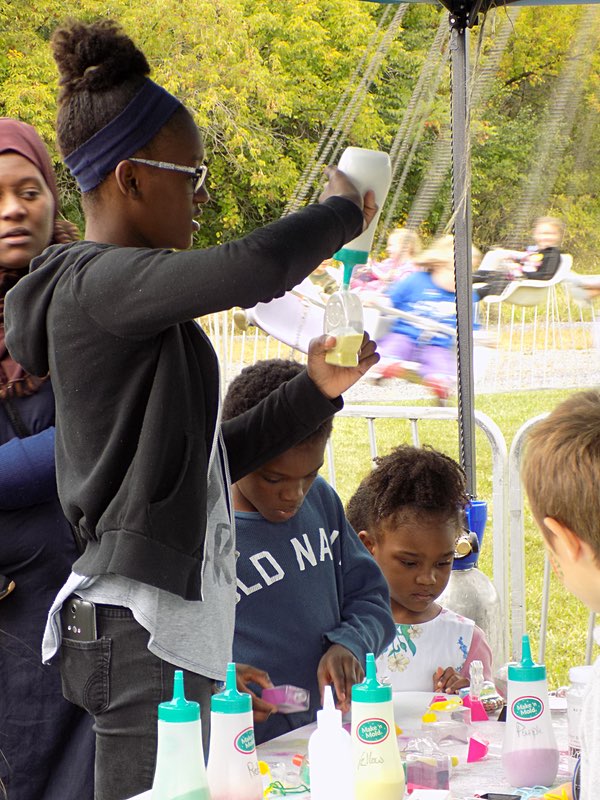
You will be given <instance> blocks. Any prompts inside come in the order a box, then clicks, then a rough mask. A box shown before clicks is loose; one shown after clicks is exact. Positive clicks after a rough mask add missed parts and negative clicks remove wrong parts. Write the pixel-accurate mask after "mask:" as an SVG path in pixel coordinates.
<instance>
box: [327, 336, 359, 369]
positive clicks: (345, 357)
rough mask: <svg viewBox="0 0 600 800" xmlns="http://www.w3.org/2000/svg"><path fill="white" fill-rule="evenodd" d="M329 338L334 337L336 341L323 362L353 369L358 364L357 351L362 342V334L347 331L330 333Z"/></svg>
mask: <svg viewBox="0 0 600 800" xmlns="http://www.w3.org/2000/svg"><path fill="white" fill-rule="evenodd" d="M330 336H335V338H336V340H337V341H336V343H335V347H334V348H333V350H329V352H328V353H327V355H326V356H325V361H326V362H327V363H328V364H335V365H336V366H338V367H355V366H356V365H357V364H358V351H359V350H360V346H361V344H362V340H363V335H362V333H357V332H356V331H355V330H354V329H350V330H348V329H347V330H346V331H340V332H339V333H338V332H337V331H330Z"/></svg>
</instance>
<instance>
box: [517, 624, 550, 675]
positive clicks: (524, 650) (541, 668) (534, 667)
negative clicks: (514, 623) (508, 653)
mask: <svg viewBox="0 0 600 800" xmlns="http://www.w3.org/2000/svg"><path fill="white" fill-rule="evenodd" d="M508 680H509V681H521V682H523V683H524V682H526V681H545V680H546V667H545V665H544V664H536V663H535V662H534V660H533V659H532V657H531V644H530V642H529V635H528V634H526V633H525V634H523V644H522V646H521V662H520V663H517V664H509V665H508Z"/></svg>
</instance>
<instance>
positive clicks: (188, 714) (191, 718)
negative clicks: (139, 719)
mask: <svg viewBox="0 0 600 800" xmlns="http://www.w3.org/2000/svg"><path fill="white" fill-rule="evenodd" d="M158 718H159V719H160V720H163V722H195V721H196V720H198V719H200V704H199V703H196V702H195V701H194V700H186V699H185V693H184V691H183V671H182V670H180V669H176V670H175V677H174V679H173V699H172V700H168V701H167V702H166V703H160V704H159V706H158Z"/></svg>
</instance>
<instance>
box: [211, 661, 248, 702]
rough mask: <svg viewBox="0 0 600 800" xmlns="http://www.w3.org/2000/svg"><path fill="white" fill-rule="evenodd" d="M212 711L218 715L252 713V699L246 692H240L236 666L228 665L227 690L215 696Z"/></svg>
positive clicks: (212, 700)
mask: <svg viewBox="0 0 600 800" xmlns="http://www.w3.org/2000/svg"><path fill="white" fill-rule="evenodd" d="M210 710H211V711H215V712H216V713H217V714H244V713H245V712H246V711H252V698H251V697H250V695H249V694H247V693H246V692H238V690H237V678H236V674H235V664H234V663H233V662H230V663H229V664H227V677H226V679H225V689H224V690H223V691H222V692H219V694H213V696H212V697H211V699H210Z"/></svg>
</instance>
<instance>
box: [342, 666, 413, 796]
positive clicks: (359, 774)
mask: <svg viewBox="0 0 600 800" xmlns="http://www.w3.org/2000/svg"><path fill="white" fill-rule="evenodd" d="M376 676H377V672H376V668H375V657H374V655H373V653H367V666H366V677H365V679H364V681H363V682H362V683H357V684H355V685H354V686H353V687H352V754H353V761H354V797H355V800H375V798H377V800H401V798H402V797H404V770H403V768H402V763H401V761H400V752H399V750H398V743H397V740H396V725H395V723H394V705H393V703H392V687H391V686H386V685H384V684H382V683H379V682H378V680H377V677H376Z"/></svg>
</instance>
